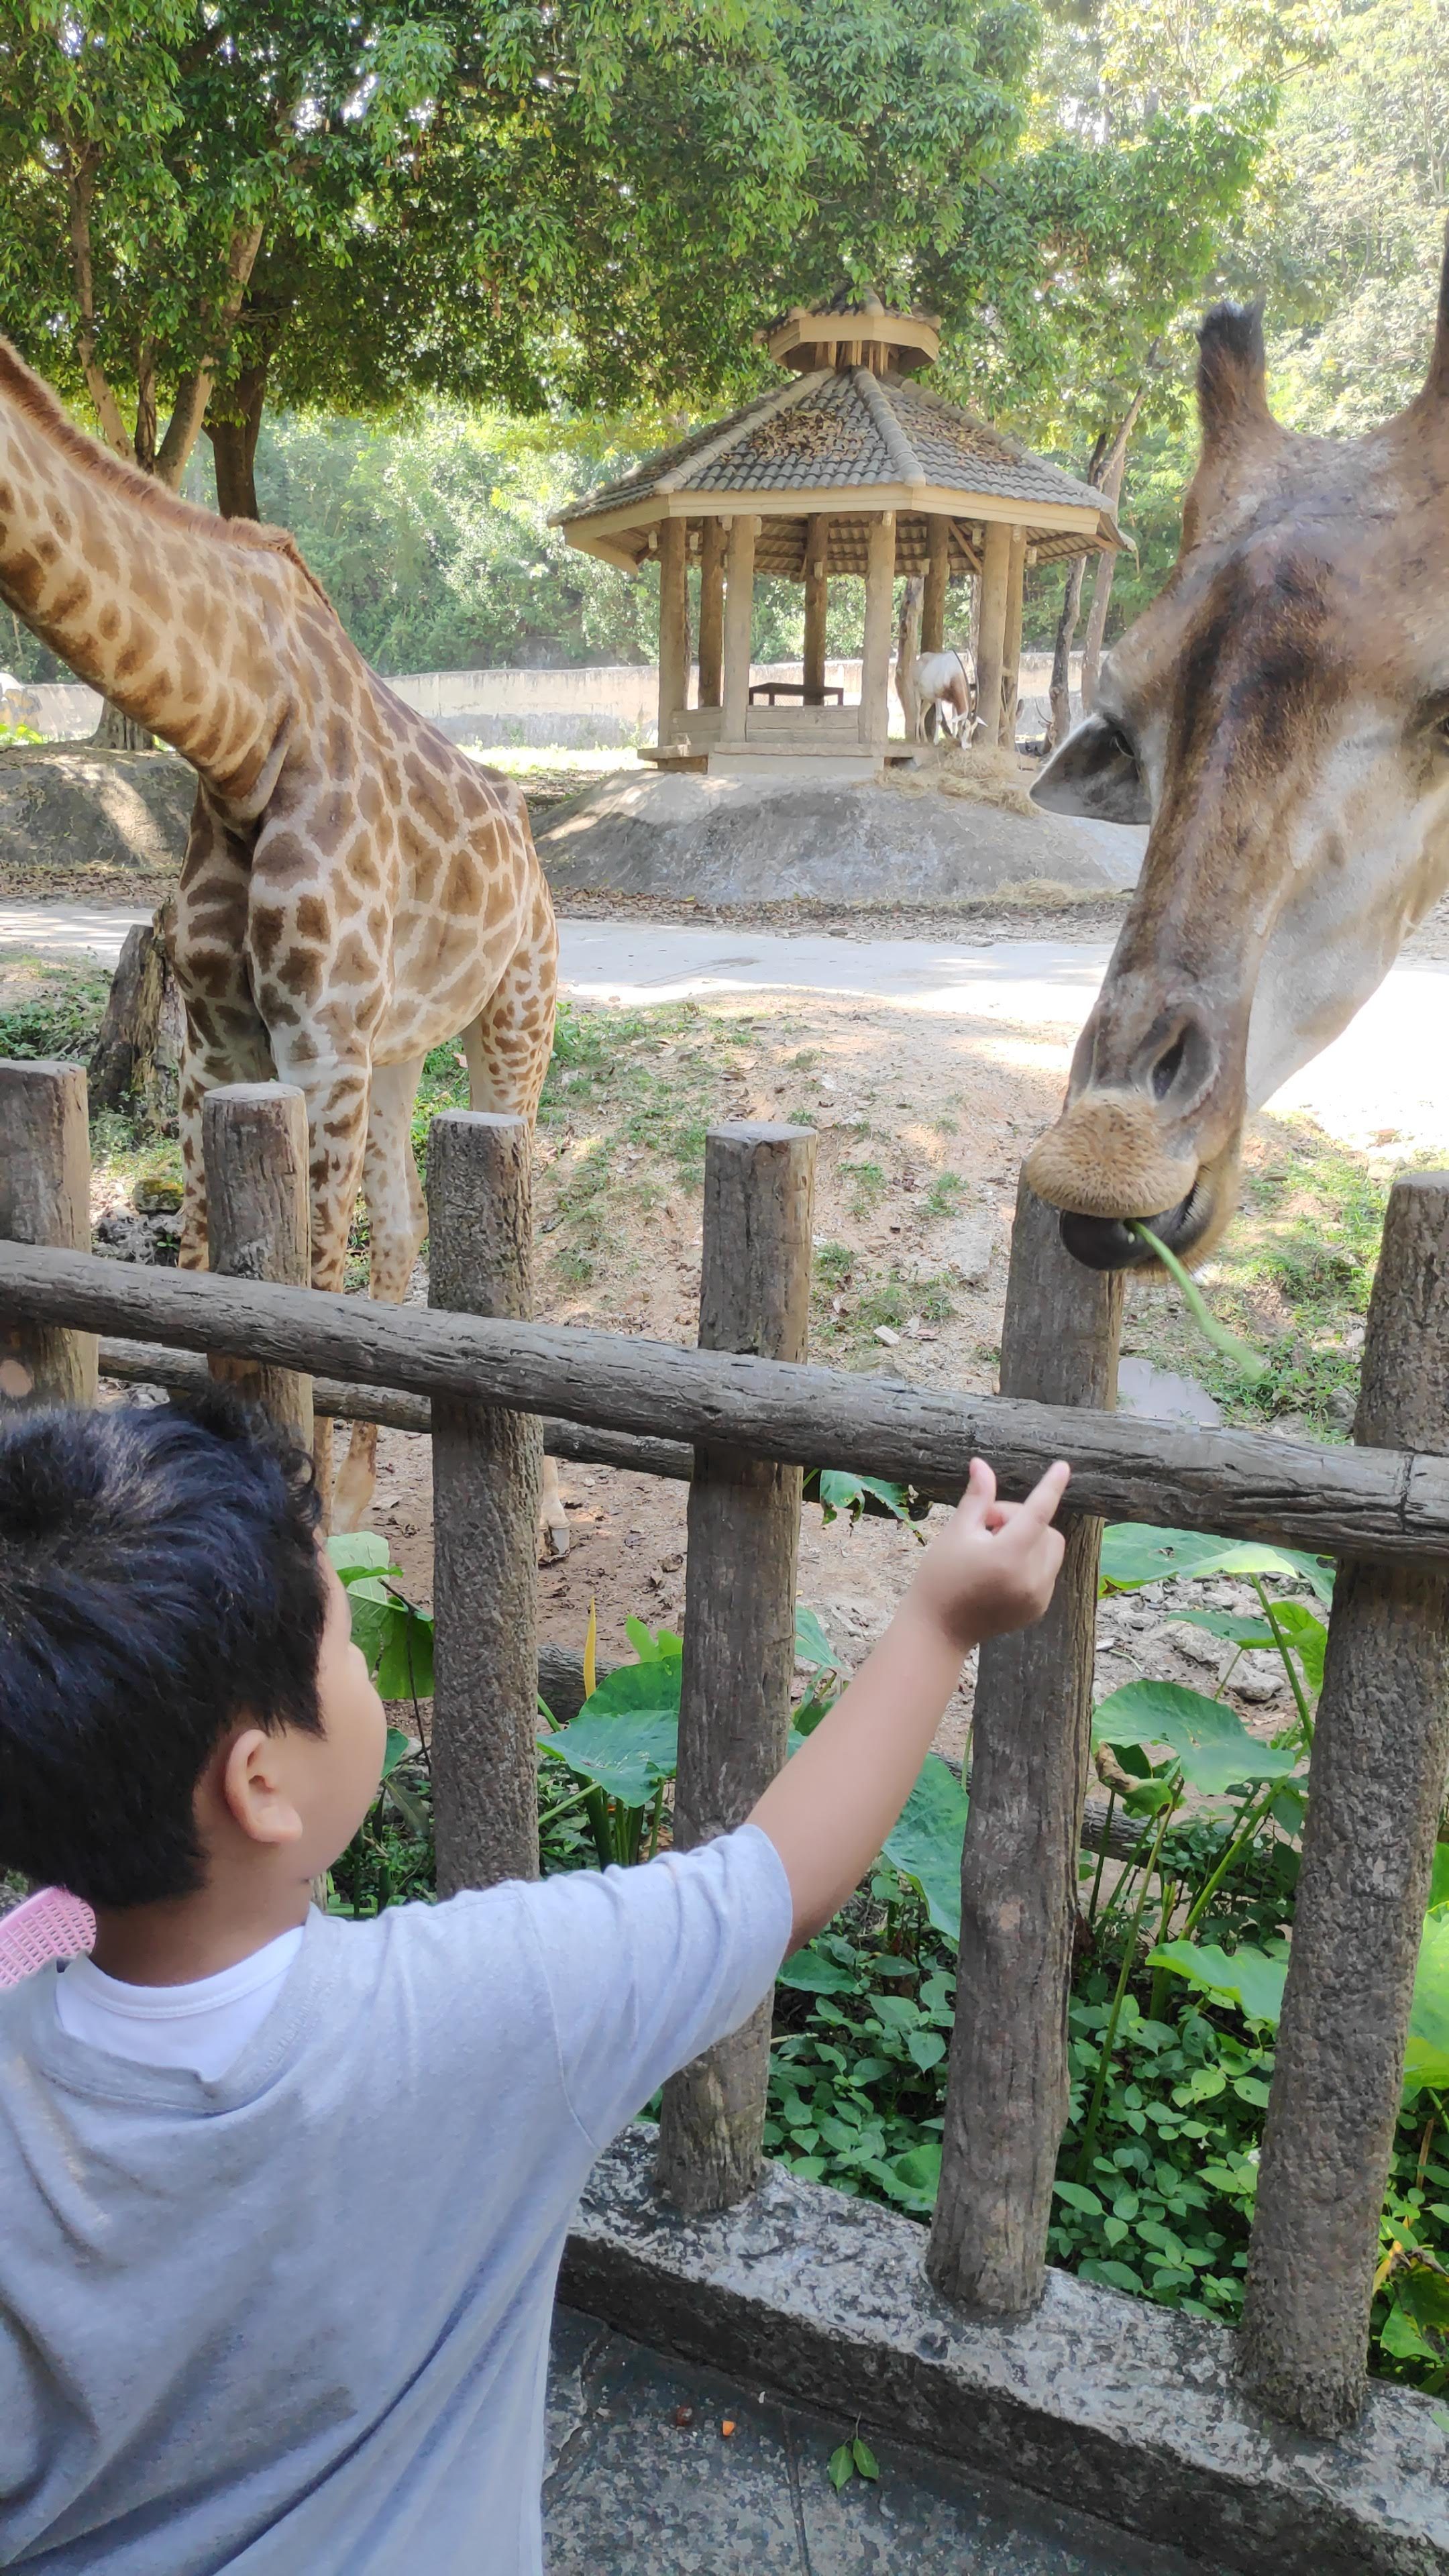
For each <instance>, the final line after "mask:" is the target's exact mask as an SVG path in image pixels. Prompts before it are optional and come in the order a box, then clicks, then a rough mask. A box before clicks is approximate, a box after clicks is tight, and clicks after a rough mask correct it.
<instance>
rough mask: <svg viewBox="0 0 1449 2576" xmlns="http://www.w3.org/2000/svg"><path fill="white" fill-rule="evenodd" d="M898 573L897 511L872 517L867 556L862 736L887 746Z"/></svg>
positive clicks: (873, 745)
mask: <svg viewBox="0 0 1449 2576" xmlns="http://www.w3.org/2000/svg"><path fill="white" fill-rule="evenodd" d="M895 577H896V514H895V512H894V510H883V511H882V512H881V514H880V516H879V518H876V519H872V520H871V523H870V535H869V537H868V539H867V542H866V557H865V635H864V639H863V641H862V644H861V648H860V739H861V743H862V745H864V746H867V747H869V748H871V749H876V748H879V747H883V745H884V743H885V738H886V735H887V734H888V733H889V731H890V717H891V711H890V692H889V684H890V668H891V622H892V621H891V605H892V586H893V584H894V582H895Z"/></svg>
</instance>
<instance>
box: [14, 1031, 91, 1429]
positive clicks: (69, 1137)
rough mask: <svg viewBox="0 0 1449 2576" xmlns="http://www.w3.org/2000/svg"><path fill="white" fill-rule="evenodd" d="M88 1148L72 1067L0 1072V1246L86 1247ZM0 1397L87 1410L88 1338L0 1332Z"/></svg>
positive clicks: (42, 1331)
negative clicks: (0, 1244)
mask: <svg viewBox="0 0 1449 2576" xmlns="http://www.w3.org/2000/svg"><path fill="white" fill-rule="evenodd" d="M90 1191H91V1147H90V1130H89V1127H88V1125H87V1120H86V1078H85V1074H84V1072H83V1071H82V1069H81V1067H80V1066H79V1065H78V1064H51V1063H38V1064H6V1065H0V1241H4V1242H6V1243H35V1244H48V1245H50V1246H51V1247H52V1249H58V1250H60V1251H62V1252H89V1250H90V1248H91V1215H90ZM0 1396H3V1397H4V1398H5V1399H6V1401H7V1402H8V1403H11V1404H94V1403H95V1400H96V1336H95V1334H94V1333H72V1332H64V1331H62V1330H60V1329H59V1328H58V1327H57V1326H55V1325H53V1324H8V1325H5V1326H4V1327H3V1328H0Z"/></svg>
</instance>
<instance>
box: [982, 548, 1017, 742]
mask: <svg viewBox="0 0 1449 2576" xmlns="http://www.w3.org/2000/svg"><path fill="white" fill-rule="evenodd" d="M1010 589H1011V528H1010V525H1009V524H1008V522H1007V521H1006V520H1005V519H991V520H989V521H988V523H987V528H986V542H985V545H984V546H983V548H982V551H981V639H980V643H979V645H978V647H977V655H976V669H977V697H976V703H977V705H978V707H979V708H980V710H981V721H982V723H983V725H984V726H985V728H986V739H987V741H988V742H996V741H998V740H999V739H1000V734H1001V675H1002V670H1003V668H1004V665H1005V661H1006V611H1007V602H1008V596H1009V593H1010Z"/></svg>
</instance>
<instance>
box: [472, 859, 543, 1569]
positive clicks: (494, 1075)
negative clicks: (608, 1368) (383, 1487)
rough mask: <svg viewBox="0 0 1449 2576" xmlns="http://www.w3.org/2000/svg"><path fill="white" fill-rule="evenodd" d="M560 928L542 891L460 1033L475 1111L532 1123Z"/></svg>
mask: <svg viewBox="0 0 1449 2576" xmlns="http://www.w3.org/2000/svg"><path fill="white" fill-rule="evenodd" d="M557 983H558V931H557V928H556V926H555V923H554V917H553V906H552V905H551V903H550V902H549V899H548V893H547V889H546V888H545V887H543V885H542V884H541V883H540V887H539V893H538V899H537V901H536V902H535V905H534V909H533V912H532V915H531V917H530V920H529V923H528V926H527V928H526V929H525V931H524V935H523V938H522V939H521V941H520V942H519V945H518V947H517V948H516V949H515V950H514V953H513V955H512V957H511V958H510V959H509V961H508V964H507V966H506V967H505V968H504V970H503V975H502V977H501V979H500V981H499V983H498V984H497V986H496V987H495V989H494V991H493V993H492V995H491V997H490V999H489V1001H488V1003H487V1004H486V1006H485V1008H484V1009H483V1010H482V1011H480V1012H479V1014H478V1017H477V1019H476V1020H475V1021H474V1022H473V1024H472V1026H471V1028H468V1029H465V1030H464V1032H463V1052H464V1054H465V1055H466V1057H467V1059H468V1090H469V1096H470V1098H471V1100H472V1103H473V1107H474V1108H475V1109H491V1110H494V1111H504V1110H513V1111H515V1112H516V1113H518V1114H519V1115H520V1116H522V1117H524V1118H528V1119H532V1118H533V1117H535V1116H536V1114H537V1111H538V1102H539V1095H540V1093H541V1092H542V1090H543V1078H544V1075H545V1074H546V1073H547V1071H548V1060H549V1057H550V1056H551V1054H552V1053H553V1012H554V996H555V993H556V990H557ZM538 1524H539V1554H540V1556H541V1557H544V1558H547V1557H550V1556H556V1557H557V1556H567V1554H568V1549H569V1525H568V1518H567V1515H566V1513H565V1511H564V1507H563V1499H562V1496H561V1495H560V1493H559V1489H558V1461H557V1459H556V1458H545V1460H544V1462H543V1478H542V1482H541V1484H540V1486H539V1496H538Z"/></svg>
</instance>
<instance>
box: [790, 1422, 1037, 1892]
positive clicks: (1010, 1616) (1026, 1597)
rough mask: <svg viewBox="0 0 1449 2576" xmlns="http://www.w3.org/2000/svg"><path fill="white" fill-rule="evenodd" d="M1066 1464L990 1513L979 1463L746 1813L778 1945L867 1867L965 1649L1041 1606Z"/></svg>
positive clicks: (992, 1494) (990, 1480)
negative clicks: (759, 1851) (876, 1624)
mask: <svg viewBox="0 0 1449 2576" xmlns="http://www.w3.org/2000/svg"><path fill="white" fill-rule="evenodd" d="M1070 1473H1071V1470H1070V1468H1068V1467H1066V1466H1065V1465H1063V1464H1061V1463H1058V1464H1057V1465H1056V1466H1054V1467H1049V1468H1048V1469H1047V1472H1046V1474H1045V1475H1044V1476H1043V1478H1042V1480H1041V1482H1040V1484H1039V1485H1038V1486H1037V1487H1036V1489H1035V1491H1034V1492H1033V1493H1031V1494H1029V1495H1028V1497H1027V1499H1026V1501H1025V1502H1024V1503H999V1502H998V1501H997V1500H996V1479H995V1477H994V1476H993V1475H992V1472H991V1469H990V1468H989V1467H988V1466H987V1465H986V1463H985V1461H984V1460H983V1459H980V1458H976V1459H973V1460H972V1463H971V1479H970V1483H969V1484H968V1486H967V1488H966V1492H965V1494H964V1495H963V1497H962V1500H961V1502H960V1504H959V1506H958V1508H957V1510H956V1513H955V1516H954V1518H953V1519H952V1520H951V1522H950V1523H949V1525H948V1526H947V1528H946V1529H945V1530H943V1531H942V1533H941V1536H940V1537H939V1538H938V1539H936V1540H935V1541H934V1542H933V1543H932V1545H931V1546H930V1547H929V1548H928V1549H927V1551H926V1554H925V1557H924V1558H923V1560H922V1563H921V1570H920V1572H919V1574H918V1575H917V1577H916V1580H915V1582H914V1583H913V1584H912V1586H911V1588H910V1591H909V1592H908V1593H907V1595H906V1598H905V1600H904V1601H903V1602H902V1604H901V1607H900V1609H899V1610H898V1611H897V1613H896V1615H895V1617H894V1619H893V1620H892V1621H891V1624H890V1626H889V1628H888V1629H887V1630H886V1633H885V1635H884V1637H883V1638H882V1639H881V1642H880V1644H879V1645H878V1646H877V1647H876V1649H875V1652H874V1653H873V1654H872V1655H871V1656H870V1657H869V1659H868V1661H867V1662H866V1663H864V1664H863V1665H862V1666H861V1669H860V1671H859V1672H858V1673H857V1674H856V1676H855V1679H854V1680H853V1681H852V1682H851V1684H850V1686H849V1688H848V1689H847V1690H846V1691H845V1692H844V1693H843V1695H842V1696H841V1698H840V1699H839V1700H837V1702H836V1704H835V1706H834V1708H833V1709H832V1710H831V1711H830V1714H829V1716H828V1717H824V1718H822V1719H821V1721H820V1724H819V1725H818V1726H817V1727H816V1729H815V1731H814V1733H813V1734H812V1735H811V1736H810V1737H809V1738H808V1739H807V1741H806V1742H805V1743H804V1744H802V1746H801V1748H800V1750H799V1752H798V1753H797V1754H795V1755H794V1757H793V1759H792V1760H791V1761H789V1762H787V1763H786V1765H785V1768H784V1770H783V1771H782V1772H781V1773H780V1774H779V1777H778V1778H777V1779H775V1780H772V1781H771V1783H770V1786H769V1788H768V1789H767V1790H766V1791H765V1794H764V1796H763V1797H762V1798H761V1799H760V1801H759V1803H758V1805H757V1806H756V1808H755V1809H754V1812H753V1814H752V1815H751V1817H750V1822H751V1824H752V1825H758V1826H759V1827H760V1828H761V1830H762V1831H763V1832H764V1833H766V1834H768V1835H769V1838H770V1840H771V1842H772V1843H773V1844H774V1846H775V1849H776V1851H777V1852H778V1853H779V1855H780V1858H781V1860H782V1861H783V1863H784V1866H785V1875H786V1877H787V1878H788V1880H789V1882H790V1894H791V1898H792V1901H793V1905H794V1930H793V1934H792V1943H799V1942H800V1941H803V1940H807V1939H808V1938H809V1936H810V1934H811V1933H812V1932H818V1931H819V1929H820V1926H821V1925H822V1923H828V1922H829V1921H830V1918H831V1916H832V1915H833V1914H835V1913H836V1912H837V1911H838V1910H839V1908H840V1906H842V1905H843V1904H844V1902H845V1899H846V1898H847V1896H849V1895H850V1893H851V1891H852V1889H853V1888H855V1887H857V1886H858V1885H859V1884H860V1881H861V1879H862V1878H863V1877H864V1875H865V1872H866V1871H867V1870H868V1869H869V1867H870V1864H871V1862H872V1861H873V1860H874V1859H875V1856H876V1854H877V1852H878V1851H879V1850H880V1848H881V1845H882V1843H883V1842H884V1841H885V1838H886V1836H887V1834H888V1833H889V1832H890V1829H891V1827H892V1825H893V1824H894V1823H895V1821H896V1818H897V1817H898V1816H899V1814H900V1812H901V1809H902V1807H903V1806H904V1805H905V1803H906V1800H907V1798H908V1797H909V1796H910V1793H911V1789H912V1787H913V1785H914V1783H915V1779H916V1775H917V1773H918V1772H919V1770H920V1767H921V1764H922V1762H923V1761H924V1760H925V1757H926V1755H927V1753H928V1752H929V1750H930V1746H931V1739H932V1737H933V1736H934V1734H935V1732H936V1729H937V1727H938V1726H939V1724H940V1722H941V1718H942V1716H943V1714H944V1711H945V1707H946V1703H947V1701H948V1700H949V1698H950V1696H951V1693H952V1691H953V1690H954V1689H955V1687H956V1683H957V1679H958V1677H959V1675H960V1671H961V1666H962V1663H963V1661H964V1660H965V1657H966V1656H967V1655H968V1654H969V1653H970V1652H971V1649H972V1647H973V1646H977V1645H979V1644H980V1643H981V1641H982V1639H983V1638H985V1637H995V1636H1000V1635H1001V1634H1003V1633H1004V1632H1005V1631H1006V1630H1008V1629H1011V1628H1026V1627H1029V1626H1030V1625H1031V1623H1032V1621H1033V1620H1035V1619H1039V1618H1040V1617H1041V1615H1042V1612H1043V1611H1044V1610H1045V1608H1046V1606H1047V1603H1048V1602H1049V1601H1050V1599H1051V1596H1052V1587H1053V1585H1054V1584H1055V1582H1056V1578H1057V1570H1058V1568H1059V1566H1060V1564H1061V1561H1062V1549H1063V1546H1064V1541H1063V1540H1062V1538H1061V1537H1060V1535H1059V1534H1058V1532H1057V1531H1056V1530H1054V1529H1053V1528H1052V1526H1051V1522H1052V1515H1053V1513H1054V1512H1055V1510H1056V1508H1057V1505H1058V1504H1059V1503H1060V1501H1061V1498H1062V1495H1063V1493H1064V1492H1065V1491H1066V1485H1067V1479H1068V1476H1069V1475H1070Z"/></svg>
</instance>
